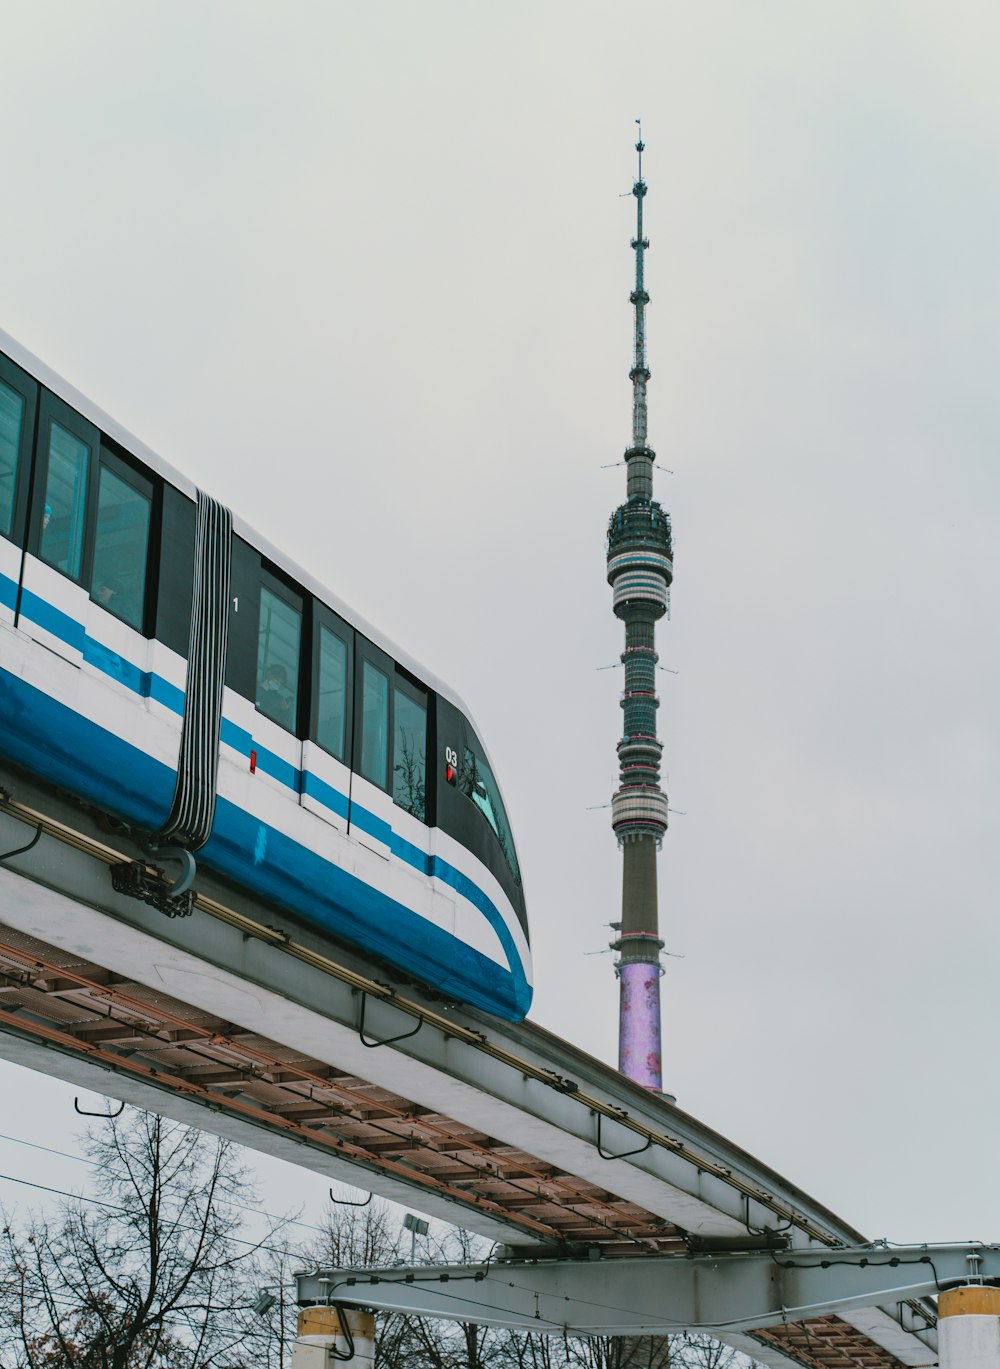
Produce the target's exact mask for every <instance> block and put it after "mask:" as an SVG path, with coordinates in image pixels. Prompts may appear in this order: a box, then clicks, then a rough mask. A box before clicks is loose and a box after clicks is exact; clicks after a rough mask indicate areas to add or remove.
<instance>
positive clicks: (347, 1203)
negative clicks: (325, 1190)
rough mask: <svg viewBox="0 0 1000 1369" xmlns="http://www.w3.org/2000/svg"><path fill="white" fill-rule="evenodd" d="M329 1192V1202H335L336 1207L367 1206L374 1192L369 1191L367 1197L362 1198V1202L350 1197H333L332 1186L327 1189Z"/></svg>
mask: <svg viewBox="0 0 1000 1369" xmlns="http://www.w3.org/2000/svg"><path fill="white" fill-rule="evenodd" d="M329 1194H330V1202H331V1203H336V1204H337V1206H338V1207H367V1206H368V1204H369V1203H370V1202H371V1200H372V1199H373V1198H374V1197H375V1194H374V1193H369V1195H368V1197H367V1198H366V1199H365V1200H364V1202H363V1203H356V1202H354V1201H353V1199H351V1198H335V1197H334V1196H333V1189H332V1188H331V1189H330V1190H329Z"/></svg>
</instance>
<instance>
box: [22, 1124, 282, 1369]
mask: <svg viewBox="0 0 1000 1369" xmlns="http://www.w3.org/2000/svg"><path fill="white" fill-rule="evenodd" d="M84 1145H85V1149H86V1150H87V1153H88V1154H89V1156H90V1158H91V1159H92V1161H93V1162H94V1163H95V1166H96V1169H95V1176H96V1179H95V1186H96V1189H97V1194H98V1196H97V1198H96V1199H91V1200H89V1201H85V1200H83V1199H74V1200H70V1201H68V1202H67V1203H66V1204H65V1205H64V1208H63V1210H62V1212H61V1213H60V1215H59V1217H58V1219H56V1220H53V1221H41V1220H38V1219H36V1218H30V1219H28V1222H27V1224H26V1225H25V1226H24V1227H23V1228H22V1229H20V1230H19V1229H18V1228H17V1227H16V1225H15V1224H14V1222H13V1221H12V1220H10V1219H7V1218H5V1221H4V1227H3V1232H2V1236H0V1262H2V1265H3V1266H6V1267H5V1268H0V1332H2V1333H3V1336H2V1339H3V1344H2V1345H0V1365H2V1366H3V1369H64V1366H65V1369H70V1366H73V1367H74V1369H243V1366H244V1365H245V1363H246V1358H245V1350H246V1348H247V1341H248V1338H249V1339H250V1341H252V1342H254V1343H255V1345H259V1346H260V1348H263V1343H264V1342H265V1341H266V1339H267V1328H266V1327H264V1326H262V1325H261V1324H260V1323H257V1324H255V1323H254V1322H252V1321H250V1319H249V1309H248V1302H249V1301H251V1300H252V1294H251V1295H250V1297H249V1298H248V1292H249V1291H250V1290H251V1289H252V1288H253V1287H254V1286H255V1285H256V1283H257V1282H258V1281H259V1280H260V1278H261V1261H260V1255H261V1243H262V1242H258V1243H253V1242H248V1241H245V1240H242V1239H241V1238H240V1236H239V1232H240V1229H241V1227H242V1225H243V1223H244V1215H243V1211H242V1209H243V1208H245V1207H246V1206H249V1205H250V1203H251V1202H252V1200H253V1197H254V1194H253V1189H252V1187H251V1185H250V1182H249V1179H248V1177H247V1174H246V1171H245V1170H244V1169H243V1168H242V1166H241V1165H240V1164H239V1162H238V1160H237V1159H236V1156H235V1153H234V1148H233V1147H232V1146H231V1144H230V1143H229V1142H227V1141H213V1140H210V1139H209V1138H207V1137H206V1136H204V1135H203V1134H202V1133H200V1132H197V1131H194V1130H192V1129H191V1128H189V1127H184V1126H180V1125H177V1124H175V1123H172V1122H167V1121H164V1120H163V1119H162V1118H159V1117H155V1116H152V1115H150V1114H145V1113H133V1112H129V1113H128V1114H126V1115H125V1116H124V1117H123V1118H122V1119H115V1118H109V1119H108V1120H107V1122H104V1123H102V1124H101V1126H100V1129H99V1130H96V1131H91V1132H89V1133H88V1134H87V1137H86V1139H85V1142H84ZM273 1236H274V1231H273V1229H272V1230H269V1231H268V1232H267V1233H266V1235H265V1236H264V1237H263V1242H267V1241H269V1240H271V1239H272V1238H273ZM255 1362H259V1356H258V1355H255ZM274 1364H275V1365H276V1366H277V1365H278V1364H280V1359H279V1360H275V1361H274Z"/></svg>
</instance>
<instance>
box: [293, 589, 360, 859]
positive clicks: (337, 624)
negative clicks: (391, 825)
mask: <svg viewBox="0 0 1000 1369" xmlns="http://www.w3.org/2000/svg"><path fill="white" fill-rule="evenodd" d="M312 613H313V621H312V644H313V650H312V680H311V688H310V690H309V698H310V700H311V707H312V717H311V718H310V726H309V732H308V738H307V740H306V741H304V742H303V744H302V807H303V808H307V809H308V810H309V811H310V812H312V813H315V814H316V815H317V816H318V817H321V818H322V819H323V820H324V822H328V823H329V824H330V825H331V826H332V827H336V828H338V829H339V830H340V831H341V832H346V831H347V822H348V815H349V811H350V798H351V733H352V728H351V718H352V711H351V710H352V703H353V698H354V688H353V673H354V672H353V666H354V662H353V659H352V657H353V648H354V631H353V629H352V628H350V627H348V625H347V624H346V623H345V622H344V621H343V619H342V618H340V617H338V616H337V614H335V613H334V612H332V610H331V609H328V608H327V607H326V605H325V604H321V603H320V602H319V601H318V600H316V599H314V600H313V602H312ZM313 739H315V740H313Z"/></svg>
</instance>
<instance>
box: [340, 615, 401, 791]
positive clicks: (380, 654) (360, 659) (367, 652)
mask: <svg viewBox="0 0 1000 1369" xmlns="http://www.w3.org/2000/svg"><path fill="white" fill-rule="evenodd" d="M365 661H367V662H368V664H369V665H371V666H374V667H375V669H376V670H379V671H381V672H382V674H383V675H384V676H385V677H386V683H387V691H388V705H387V719H386V727H387V729H388V732H387V736H386V744H385V770H386V773H385V777H384V780H383V782H382V783H381V784H380V783H379V782H378V780H373V779H372V778H371V776H370V775H366V774H365V773H364V772H363V771H362V769H361V755H362V748H363V746H364V681H363V678H362V672H363V670H364V662H365ZM395 678H396V666H395V663H394V661H393V659H392V657H391V656H389V655H388V654H387V653H386V652H384V651H381V650H379V648H378V647H377V646H375V644H374V643H373V642H369V641H368V639H367V637H362V635H361V633H360V632H359V633H358V634H357V636H356V637H355V650H354V746H353V750H352V759H351V771H352V773H353V774H355V775H357V777H358V778H359V779H362V780H364V781H365V782H366V783H367V784H373V785H374V786H375V788H376V789H381V790H382V792H383V793H384V794H388V795H389V797H390V799H391V798H392V736H393V715H394V709H393V684H394V682H395Z"/></svg>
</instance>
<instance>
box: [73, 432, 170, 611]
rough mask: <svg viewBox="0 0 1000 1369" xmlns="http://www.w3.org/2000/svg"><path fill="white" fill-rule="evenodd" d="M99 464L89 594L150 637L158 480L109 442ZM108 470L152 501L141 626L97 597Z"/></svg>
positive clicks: (92, 518)
mask: <svg viewBox="0 0 1000 1369" xmlns="http://www.w3.org/2000/svg"><path fill="white" fill-rule="evenodd" d="M97 464H98V471H97V481H96V483H95V485H94V489H93V491H92V495H93V499H92V509H91V512H90V514H89V516H88V519H87V539H86V540H87V549H88V552H89V562H90V569H89V571H88V575H87V580H88V583H89V589H88V594H89V596H90V602H91V603H92V604H96V605H97V607H98V608H100V609H103V611H104V612H105V613H110V614H111V615H112V617H114V618H117V619H118V621H119V622H120V623H124V624H125V626H126V627H130V628H131V629H132V631H133V632H138V633H140V635H141V636H143V637H148V636H150V635H151V632H150V616H151V608H150V606H151V604H152V603H153V602H155V600H156V597H157V595H156V587H155V586H154V585H153V583H152V582H153V566H154V565H155V564H156V563H157V562H158V560H159V557H158V556H156V557H155V559H154V552H158V551H159V539H158V537H157V528H158V525H159V518H158V516H157V515H158V501H157V497H156V495H157V481H156V480H155V479H154V478H153V477H152V475H147V474H146V473H145V472H144V471H140V470H137V469H136V467H135V466H134V465H133V464H132V463H131V462H130V461H127V460H126V459H125V458H124V457H122V456H120V455H119V454H118V453H117V452H116V451H113V450H112V449H111V448H110V447H109V446H108V445H107V443H106V442H102V443H101V450H100V455H99V458H98V463H97ZM105 469H107V470H109V471H110V472H111V474H112V475H114V476H117V477H118V479H119V480H120V481H121V482H122V483H123V484H125V485H128V486H129V487H130V488H131V489H133V490H134V491H135V492H136V493H137V494H141V495H142V496H143V497H144V498H145V499H148V500H149V529H148V532H147V536H146V573H145V576H144V577H143V586H142V614H141V616H140V624H139V626H138V627H136V625H135V624H134V623H130V622H129V620H128V619H127V618H124V617H122V615H121V614H120V613H116V612H115V610H114V609H113V608H110V607H109V606H108V605H107V604H102V603H100V602H99V601H98V600H97V599H95V598H94V584H93V581H94V558H95V553H96V550H97V516H98V513H99V511H100V490H101V471H102V470H105ZM46 564H48V562H46Z"/></svg>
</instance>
